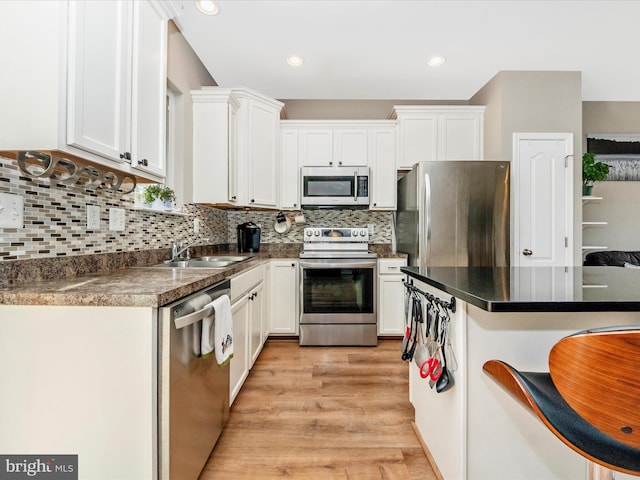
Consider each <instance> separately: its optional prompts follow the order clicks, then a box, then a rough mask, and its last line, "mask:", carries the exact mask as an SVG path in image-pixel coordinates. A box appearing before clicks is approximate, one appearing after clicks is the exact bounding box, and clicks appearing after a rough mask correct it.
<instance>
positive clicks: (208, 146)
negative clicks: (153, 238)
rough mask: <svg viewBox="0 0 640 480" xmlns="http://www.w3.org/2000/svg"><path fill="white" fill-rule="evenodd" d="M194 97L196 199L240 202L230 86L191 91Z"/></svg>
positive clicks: (234, 104)
mask: <svg viewBox="0 0 640 480" xmlns="http://www.w3.org/2000/svg"><path fill="white" fill-rule="evenodd" d="M191 99H192V101H193V198H192V201H193V202H194V203H211V204H230V205H236V204H238V156H237V147H238V142H237V122H238V108H239V103H238V101H237V100H236V99H235V97H233V96H232V95H231V89H228V88H227V89H225V88H219V87H207V88H202V89H201V90H194V91H192V92H191Z"/></svg>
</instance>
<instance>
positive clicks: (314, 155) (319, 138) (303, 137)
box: [300, 126, 333, 167]
mask: <svg viewBox="0 0 640 480" xmlns="http://www.w3.org/2000/svg"><path fill="white" fill-rule="evenodd" d="M332 165H333V131H332V130H331V128H317V127H313V126H310V127H303V128H300V166H302V167H318V166H322V167H328V166H332Z"/></svg>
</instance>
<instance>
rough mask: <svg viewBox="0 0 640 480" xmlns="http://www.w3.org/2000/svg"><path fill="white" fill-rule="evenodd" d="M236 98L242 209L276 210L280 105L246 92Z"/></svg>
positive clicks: (255, 93)
mask: <svg viewBox="0 0 640 480" xmlns="http://www.w3.org/2000/svg"><path fill="white" fill-rule="evenodd" d="M233 94H234V95H235V96H236V98H238V101H239V103H240V108H239V110H238V120H239V121H238V134H237V139H238V169H239V170H238V174H239V179H240V181H239V182H238V192H239V198H240V199H241V204H242V205H248V206H252V207H273V208H276V207H277V206H278V185H279V183H280V182H279V178H278V174H279V172H280V169H279V149H278V145H279V136H280V110H282V107H283V106H284V104H282V103H280V102H278V101H276V100H274V99H272V98H269V97H266V96H264V95H262V94H259V93H257V92H255V91H253V90H249V89H246V88H239V89H233Z"/></svg>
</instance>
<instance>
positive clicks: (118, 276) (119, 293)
mask: <svg viewBox="0 0 640 480" xmlns="http://www.w3.org/2000/svg"><path fill="white" fill-rule="evenodd" d="M268 258H269V256H268V255H256V256H255V257H253V258H251V259H250V260H246V261H244V262H240V263H237V264H235V265H232V266H230V267H227V268H216V269H212V268H166V267H160V268H153V267H144V266H140V267H130V268H123V269H120V270H117V271H114V272H104V273H95V274H88V275H82V276H77V277H69V278H64V279H60V280H43V281H39V282H33V283H29V284H21V285H14V286H11V287H4V288H0V305H2V304H4V305H65V306H74V305H82V306H121V307H159V306H161V305H166V304H168V303H171V302H173V301H175V300H178V299H180V298H182V297H185V296H187V295H190V294H192V293H194V292H197V291H198V290H201V289H203V288H206V287H208V286H211V285H213V284H215V283H217V282H219V281H222V280H224V279H225V278H228V277H231V276H232V275H234V274H236V273H240V272H242V271H244V270H249V269H251V268H253V267H256V266H258V265H260V264H261V263H264V262H265V261H266V260H267V259H268Z"/></svg>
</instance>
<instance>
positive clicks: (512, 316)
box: [466, 305, 640, 480]
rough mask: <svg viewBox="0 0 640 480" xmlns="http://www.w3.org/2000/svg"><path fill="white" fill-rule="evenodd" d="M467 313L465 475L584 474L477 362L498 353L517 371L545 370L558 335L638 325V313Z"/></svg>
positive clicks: (575, 458) (577, 459) (579, 461)
mask: <svg viewBox="0 0 640 480" xmlns="http://www.w3.org/2000/svg"><path fill="white" fill-rule="evenodd" d="M467 315H468V317H467V335H468V342H467V345H468V356H467V365H466V368H467V370H468V376H467V381H468V390H467V393H468V398H467V403H468V422H467V435H468V456H467V473H468V476H467V478H469V479H470V480H472V479H493V480H499V479H504V480H517V479H532V480H533V479H536V480H537V479H546V480H551V479H563V480H565V479H586V478H587V472H586V461H585V459H584V458H583V457H582V456H580V455H578V454H577V453H575V452H573V450H571V449H570V448H569V447H567V446H566V445H564V444H563V443H562V442H561V441H560V440H559V439H557V438H556V437H555V435H553V434H552V433H551V432H550V431H549V430H548V429H547V428H546V427H545V426H544V425H543V424H542V422H540V421H539V420H538V419H537V417H535V416H534V415H533V414H532V413H530V412H529V411H527V410H526V409H525V408H523V407H522V406H521V405H520V404H519V403H518V402H517V401H515V400H514V399H513V398H511V397H510V396H509V395H508V394H507V393H506V392H505V391H504V390H502V389H501V387H500V386H499V385H497V384H496V383H495V382H494V381H493V380H492V379H491V378H490V377H489V376H488V375H486V374H485V373H484V372H483V371H482V365H483V364H484V362H486V361H487V360H490V359H500V360H503V361H505V362H507V363H509V364H511V365H512V366H514V367H515V368H518V369H519V370H524V371H548V369H549V367H548V355H549V351H550V350H551V347H552V346H553V345H554V344H555V343H556V342H557V341H558V340H560V339H561V338H563V337H565V336H567V335H570V334H572V333H575V332H578V331H580V330H584V329H587V328H595V327H602V326H610V325H636V324H640V314H638V313H637V312H636V313H633V312H630V313H624V312H582V313H580V312H579V313H555V312H549V313H490V312H486V311H484V310H482V309H479V308H477V307H475V306H473V305H469V306H468V309H467ZM616 478H618V479H629V480H630V479H631V478H633V477H631V476H628V475H623V474H617V476H616Z"/></svg>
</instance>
